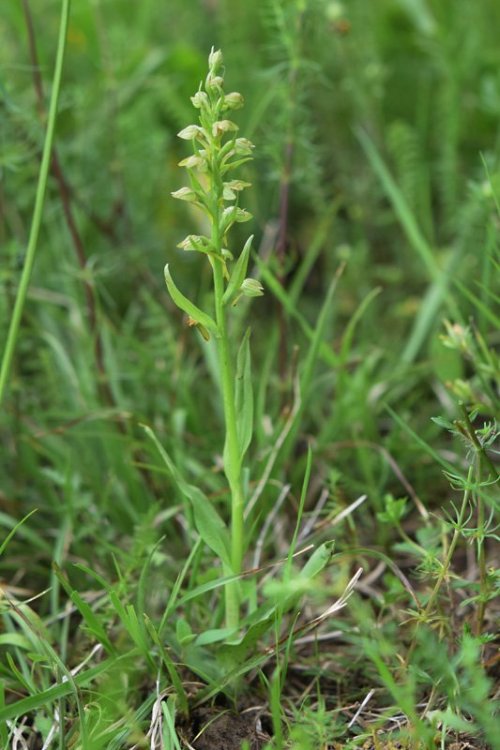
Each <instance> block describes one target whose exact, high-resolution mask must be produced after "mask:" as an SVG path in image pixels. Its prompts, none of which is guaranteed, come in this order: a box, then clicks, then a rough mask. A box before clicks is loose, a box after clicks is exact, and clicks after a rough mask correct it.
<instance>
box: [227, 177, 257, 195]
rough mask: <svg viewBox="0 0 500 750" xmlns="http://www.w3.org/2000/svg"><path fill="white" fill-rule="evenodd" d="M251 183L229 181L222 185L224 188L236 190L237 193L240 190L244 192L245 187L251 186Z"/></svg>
mask: <svg viewBox="0 0 500 750" xmlns="http://www.w3.org/2000/svg"><path fill="white" fill-rule="evenodd" d="M251 184H252V183H251V182H245V180H229V182H225V183H224V187H228V188H229V189H230V190H236V191H237V192H239V191H240V190H244V189H245V188H247V187H250V186H251Z"/></svg>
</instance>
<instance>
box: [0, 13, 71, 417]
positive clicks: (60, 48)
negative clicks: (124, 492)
mask: <svg viewBox="0 0 500 750" xmlns="http://www.w3.org/2000/svg"><path fill="white" fill-rule="evenodd" d="M70 6H71V0H62V5H61V18H60V23H59V36H58V41H57V53H56V62H55V66H54V75H53V79H52V95H51V98H50V107H49V116H48V120H47V130H46V133H45V141H44V144H43V153H42V163H41V166H40V173H39V176H38V185H37V190H36V196H35V207H34V209H33V218H32V221H31V227H30V235H29V239H28V247H27V250H26V259H25V261H24V266H23V271H22V274H21V280H20V282H19V288H18V290H17V294H16V300H15V303H14V310H13V312H12V317H11V319H10V325H9V330H8V333H7V340H6V343H5V348H4V352H3V356H2V365H1V368H0V406H1V404H2V401H3V398H4V395H5V391H6V387H7V382H8V379H9V373H10V370H11V366H12V360H13V357H14V351H15V348H16V343H17V338H18V335H19V327H20V324H21V318H22V314H23V310H24V304H25V302H26V296H27V293H28V287H29V283H30V279H31V274H32V271H33V265H34V262H35V256H36V250H37V247H38V237H39V234H40V227H41V224H42V215H43V207H44V204H45V195H46V192H47V181H48V176H49V171H50V163H51V155H52V145H53V142H54V132H55V128H56V121H57V108H58V104H59V94H60V91H61V80H62V72H63V67H64V56H65V52H66V36H67V31H68V22H69V14H70Z"/></svg>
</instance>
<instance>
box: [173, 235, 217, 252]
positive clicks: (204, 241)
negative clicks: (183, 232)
mask: <svg viewBox="0 0 500 750" xmlns="http://www.w3.org/2000/svg"><path fill="white" fill-rule="evenodd" d="M177 247H180V248H181V250H186V252H191V251H193V250H194V251H197V252H199V253H207V252H209V250H210V240H209V239H208V237H204V236H203V235H199V234H188V236H187V237H186V238H185V239H183V240H182V242H179V244H178V245H177Z"/></svg>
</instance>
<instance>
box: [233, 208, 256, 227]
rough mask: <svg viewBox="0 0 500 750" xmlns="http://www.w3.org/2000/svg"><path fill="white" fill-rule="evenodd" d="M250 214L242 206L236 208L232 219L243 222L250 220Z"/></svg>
mask: <svg viewBox="0 0 500 750" xmlns="http://www.w3.org/2000/svg"><path fill="white" fill-rule="evenodd" d="M252 218H253V217H252V214H251V213H250V211H245V209H244V208H236V210H235V214H234V220H235V221H237V222H238V223H239V224H243V222H245V221H250V219H252Z"/></svg>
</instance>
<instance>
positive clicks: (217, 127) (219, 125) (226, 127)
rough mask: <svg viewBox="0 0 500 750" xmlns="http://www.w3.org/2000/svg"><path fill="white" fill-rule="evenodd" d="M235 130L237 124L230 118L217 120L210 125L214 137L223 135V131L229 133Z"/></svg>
mask: <svg viewBox="0 0 500 750" xmlns="http://www.w3.org/2000/svg"><path fill="white" fill-rule="evenodd" d="M236 130H238V126H237V125H236V123H234V122H231V120H219V121H218V122H214V124H213V125H212V135H213V136H214V138H218V137H219V136H221V135H224V133H230V132H234V131H236Z"/></svg>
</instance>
